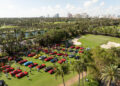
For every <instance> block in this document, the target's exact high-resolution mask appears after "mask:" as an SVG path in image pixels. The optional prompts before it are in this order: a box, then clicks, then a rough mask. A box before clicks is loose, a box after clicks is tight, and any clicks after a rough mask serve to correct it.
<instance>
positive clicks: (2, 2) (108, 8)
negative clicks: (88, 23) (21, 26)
mask: <svg viewBox="0 0 120 86" xmlns="http://www.w3.org/2000/svg"><path fill="white" fill-rule="evenodd" d="M56 13H59V14H60V16H61V17H66V16H67V14H68V13H72V14H73V15H74V14H78V13H79V14H80V13H88V14H89V15H90V16H98V15H120V0H0V17H40V16H48V14H49V16H51V17H52V16H54V15H55V14H56Z"/></svg>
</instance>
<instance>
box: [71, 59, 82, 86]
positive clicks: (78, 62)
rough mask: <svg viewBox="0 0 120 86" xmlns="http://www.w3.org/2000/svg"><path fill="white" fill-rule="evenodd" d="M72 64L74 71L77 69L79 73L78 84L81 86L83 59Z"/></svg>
mask: <svg viewBox="0 0 120 86" xmlns="http://www.w3.org/2000/svg"><path fill="white" fill-rule="evenodd" d="M72 65H73V72H74V71H76V72H77V73H78V75H79V78H78V79H79V80H78V86H80V73H81V70H82V69H81V61H80V60H77V61H74V62H73V63H72Z"/></svg>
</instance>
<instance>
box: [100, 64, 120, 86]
mask: <svg viewBox="0 0 120 86" xmlns="http://www.w3.org/2000/svg"><path fill="white" fill-rule="evenodd" d="M101 80H102V81H103V82H104V83H105V84H106V86H111V84H114V85H115V83H116V81H117V80H120V69H119V68H118V67H117V66H116V65H110V66H106V67H105V68H104V69H103V70H102V73H101Z"/></svg>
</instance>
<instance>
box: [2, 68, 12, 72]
mask: <svg viewBox="0 0 120 86" xmlns="http://www.w3.org/2000/svg"><path fill="white" fill-rule="evenodd" d="M13 70H14V68H12V67H10V68H6V69H5V70H3V72H4V73H6V72H7V73H8V72H10V71H13Z"/></svg>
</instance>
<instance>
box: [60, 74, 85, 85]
mask: <svg viewBox="0 0 120 86" xmlns="http://www.w3.org/2000/svg"><path fill="white" fill-rule="evenodd" d="M85 76H86V74H85V72H84V73H83V77H85ZM78 77H79V75H76V76H75V77H73V78H71V79H69V80H67V81H66V82H65V85H66V86H71V85H72V84H74V83H76V82H78ZM80 79H82V73H81V74H80ZM59 86H63V83H61V84H60V85H59Z"/></svg>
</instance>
